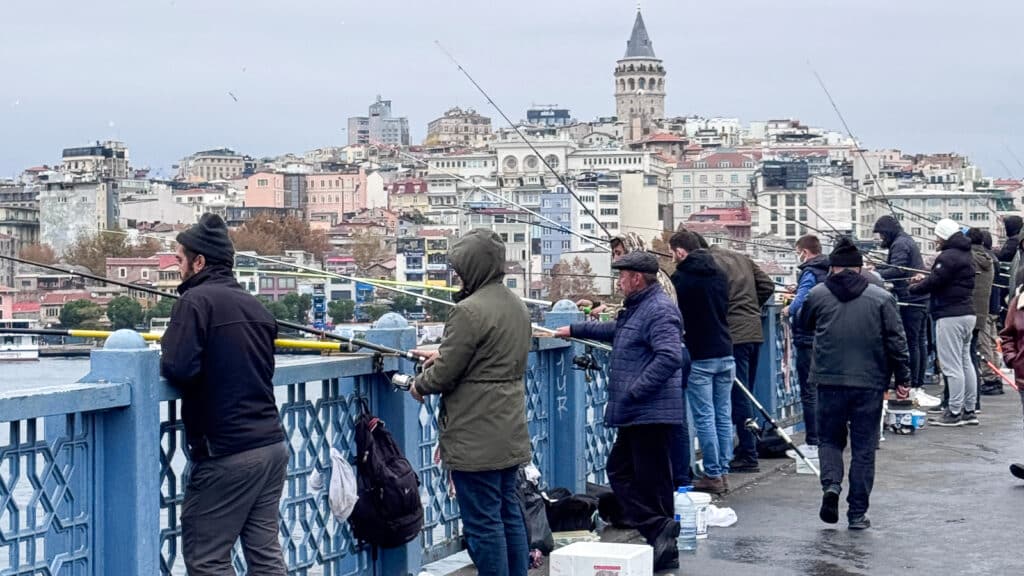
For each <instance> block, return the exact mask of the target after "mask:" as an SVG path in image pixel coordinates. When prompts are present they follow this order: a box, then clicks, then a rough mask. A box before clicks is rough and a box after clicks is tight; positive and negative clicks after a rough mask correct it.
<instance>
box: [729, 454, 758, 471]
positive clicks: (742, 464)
mask: <svg viewBox="0 0 1024 576" xmlns="http://www.w3.org/2000/svg"><path fill="white" fill-rule="evenodd" d="M760 471H761V466H760V465H758V463H757V459H756V458H750V457H748V456H737V457H736V458H733V459H732V461H730V462H729V472H735V473H737V474H744V473H749V472H760Z"/></svg>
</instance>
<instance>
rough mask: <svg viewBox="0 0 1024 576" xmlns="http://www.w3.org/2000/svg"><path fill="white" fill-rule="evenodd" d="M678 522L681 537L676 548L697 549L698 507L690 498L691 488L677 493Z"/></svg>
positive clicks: (681, 489)
mask: <svg viewBox="0 0 1024 576" xmlns="http://www.w3.org/2000/svg"><path fill="white" fill-rule="evenodd" d="M674 508H675V516H676V522H678V523H679V537H678V538H676V548H678V549H679V550H682V551H687V552H689V551H691V550H696V549H697V507H696V506H695V505H694V503H693V500H692V499H691V498H690V488H689V487H686V486H684V487H682V488H679V490H677V491H676V494H675V501H674Z"/></svg>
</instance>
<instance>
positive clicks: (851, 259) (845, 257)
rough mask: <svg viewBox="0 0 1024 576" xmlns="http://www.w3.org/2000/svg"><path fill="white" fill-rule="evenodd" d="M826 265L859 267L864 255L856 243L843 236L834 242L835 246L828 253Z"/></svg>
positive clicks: (862, 263)
mask: <svg viewBox="0 0 1024 576" xmlns="http://www.w3.org/2000/svg"><path fill="white" fill-rule="evenodd" d="M828 265H829V266H833V267H835V268H861V267H862V266H864V257H863V256H861V254H860V250H859V249H858V248H857V245H856V244H854V243H853V241H852V240H850V239H849V238H847V237H845V236H844V237H842V238H840V239H839V241H838V242H836V247H835V248H833V249H832V253H831V254H829V256H828Z"/></svg>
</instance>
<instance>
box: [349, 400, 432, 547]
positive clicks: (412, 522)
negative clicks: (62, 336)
mask: <svg viewBox="0 0 1024 576" xmlns="http://www.w3.org/2000/svg"><path fill="white" fill-rule="evenodd" d="M356 450H357V451H358V454H357V458H356V478H357V480H356V484H357V486H358V487H359V499H358V500H356V505H355V508H353V509H352V515H351V516H350V517H349V519H348V522H349V525H351V526H352V534H353V536H355V537H356V538H357V539H359V540H362V541H364V542H366V543H367V544H371V545H373V546H379V547H381V548H395V547H398V546H401V545H403V544H405V543H406V542H409V541H411V540H412V539H413V538H416V536H417V535H418V534H419V533H420V530H422V529H423V504H422V503H421V502H420V489H419V487H420V480H419V478H418V477H417V476H416V473H415V472H414V471H413V469H412V466H411V465H410V464H409V461H408V460H407V459H406V458H405V456H403V455H402V452H401V451H400V450H399V449H398V446H397V445H396V444H395V440H394V439H393V438H392V437H391V433H390V432H388V431H387V430H385V429H384V422H383V421H381V420H380V419H378V418H376V417H374V416H373V415H372V414H370V413H369V410H367V409H365V405H364V410H363V413H362V414H361V415H360V416H359V419H358V420H357V421H356Z"/></svg>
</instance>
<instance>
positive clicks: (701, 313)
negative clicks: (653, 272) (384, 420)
mask: <svg viewBox="0 0 1024 576" xmlns="http://www.w3.org/2000/svg"><path fill="white" fill-rule="evenodd" d="M669 246H670V247H671V248H672V255H673V257H674V258H675V260H676V271H675V272H674V273H673V274H672V285H673V286H675V289H676V298H677V299H678V304H679V310H680V312H682V315H683V324H684V325H685V326H687V328H688V329H687V331H686V333H685V335H684V339H685V341H686V347H687V349H689V351H690V360H691V364H690V378H689V382H688V383H687V386H686V399H687V402H689V404H690V410H691V412H692V413H693V425H694V428H696V430H697V438H699V439H700V447H701V454H702V455H703V462H704V477H703V478H701V479H699V480H697V482H695V483H694V485H693V488H694V490H700V491H703V492H711V493H713V494H721V493H723V492H725V491H726V490H728V488H729V485H728V474H729V462H730V460H732V417H731V401H730V394H731V391H732V381H733V378H735V374H736V364H735V362H734V360H733V356H732V350H733V346H732V340H731V339H730V337H729V321H728V311H729V306H728V303H729V289H728V286H729V280H728V278H726V276H725V272H723V271H722V269H721V268H719V267H718V265H717V264H715V259H714V258H713V257H712V256H711V253H710V252H708V251H707V250H704V249H702V248H700V241H699V240H698V238H697V236H696V234H694V233H693V232H688V231H686V230H683V231H680V232H676V233H675V234H673V235H672V238H670V239H669Z"/></svg>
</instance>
